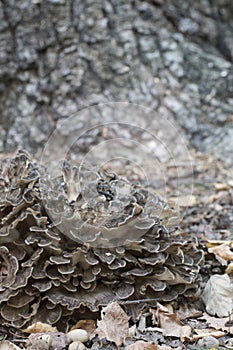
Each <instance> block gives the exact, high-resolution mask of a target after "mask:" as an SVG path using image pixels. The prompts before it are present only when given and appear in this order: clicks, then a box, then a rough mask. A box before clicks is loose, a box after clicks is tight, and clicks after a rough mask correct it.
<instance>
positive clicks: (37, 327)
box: [23, 322, 58, 333]
mask: <svg viewBox="0 0 233 350" xmlns="http://www.w3.org/2000/svg"><path fill="white" fill-rule="evenodd" d="M23 331H24V332H25V333H45V332H57V331H58V330H57V327H52V326H51V325H50V324H48V323H42V322H36V323H33V324H32V325H31V326H28V327H27V328H26V329H24V330H23Z"/></svg>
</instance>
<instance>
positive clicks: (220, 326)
mask: <svg viewBox="0 0 233 350" xmlns="http://www.w3.org/2000/svg"><path fill="white" fill-rule="evenodd" d="M199 319H200V320H205V321H206V322H207V323H208V325H209V326H210V327H213V328H215V329H216V330H221V331H227V332H228V333H230V334H233V323H232V321H231V316H229V317H222V318H217V317H213V316H209V315H208V314H207V313H206V312H205V313H204V314H203V316H202V317H200V318H199ZM230 322H231V323H232V325H231V323H230ZM228 323H229V324H230V325H229V326H227V324H228Z"/></svg>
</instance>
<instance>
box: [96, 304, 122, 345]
mask: <svg viewBox="0 0 233 350" xmlns="http://www.w3.org/2000/svg"><path fill="white" fill-rule="evenodd" d="M96 333H97V334H98V335H99V338H100V339H103V338H106V339H107V340H109V341H112V342H114V343H115V344H116V345H117V346H118V347H119V346H121V345H122V344H123V343H124V340H125V338H126V337H127V336H128V334H129V322H128V317H127V315H126V313H125V312H124V310H123V309H122V308H121V307H120V305H119V304H118V303H117V302H115V301H114V302H112V303H110V304H108V305H107V306H106V307H104V308H103V310H102V311H101V320H100V321H97V329H96Z"/></svg>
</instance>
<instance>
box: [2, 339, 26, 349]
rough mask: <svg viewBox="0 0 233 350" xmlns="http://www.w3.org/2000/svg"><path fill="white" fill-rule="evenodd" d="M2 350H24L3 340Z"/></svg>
mask: <svg viewBox="0 0 233 350" xmlns="http://www.w3.org/2000/svg"><path fill="white" fill-rule="evenodd" d="M0 350H22V349H21V348H19V347H18V346H17V345H15V344H13V343H11V342H10V341H8V340H3V341H1V342H0Z"/></svg>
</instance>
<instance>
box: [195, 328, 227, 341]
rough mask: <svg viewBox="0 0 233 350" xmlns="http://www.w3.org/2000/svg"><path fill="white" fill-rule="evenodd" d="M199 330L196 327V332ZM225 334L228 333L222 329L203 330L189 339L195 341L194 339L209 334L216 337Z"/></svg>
mask: <svg viewBox="0 0 233 350" xmlns="http://www.w3.org/2000/svg"><path fill="white" fill-rule="evenodd" d="M197 331H198V330H197V329H195V332H197ZM202 331H203V329H202ZM224 335H226V333H225V332H221V331H212V332H207V331H206V332H205V333H204V332H203V333H202V332H201V333H199V334H194V336H193V337H192V338H191V339H189V340H190V341H191V342H194V341H196V340H198V339H201V338H205V337H208V336H211V337H214V338H221V337H224Z"/></svg>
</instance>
